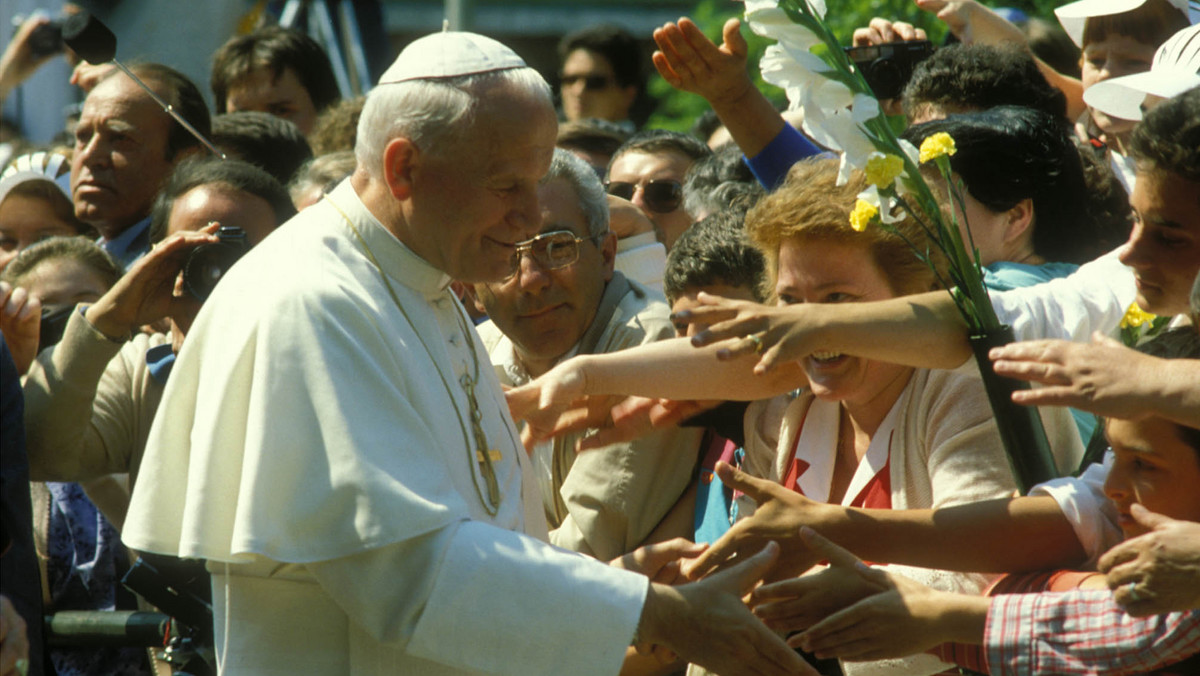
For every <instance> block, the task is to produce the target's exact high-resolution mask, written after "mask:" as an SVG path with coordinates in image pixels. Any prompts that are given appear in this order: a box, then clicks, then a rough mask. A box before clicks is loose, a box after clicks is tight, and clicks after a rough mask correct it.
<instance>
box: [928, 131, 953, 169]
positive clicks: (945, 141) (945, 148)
mask: <svg viewBox="0 0 1200 676" xmlns="http://www.w3.org/2000/svg"><path fill="white" fill-rule="evenodd" d="M956 152H958V148H955V147H954V138H953V137H951V136H950V135H949V134H947V133H946V132H944V131H939V132H938V133H936V134H934V135H933V136H930V137H929V138H927V139H925V140H924V141H922V142H921V163H922V164H923V163H925V162H928V161H929V160H935V159H937V158H939V157H942V156H943V155H953V154H954V153H956Z"/></svg>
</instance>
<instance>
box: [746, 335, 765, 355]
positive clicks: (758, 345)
mask: <svg viewBox="0 0 1200 676" xmlns="http://www.w3.org/2000/svg"><path fill="white" fill-rule="evenodd" d="M746 338H747V340H749V341H750V342H752V343H754V354H762V351H763V339H762V334H761V333H752V334H750V335H748V336H746Z"/></svg>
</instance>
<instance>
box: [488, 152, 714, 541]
mask: <svg viewBox="0 0 1200 676" xmlns="http://www.w3.org/2000/svg"><path fill="white" fill-rule="evenodd" d="M538 201H539V202H540V204H541V207H542V228H541V232H540V233H539V234H538V235H537V236H536V237H534V238H532V239H530V240H527V241H525V242H521V243H518V244H517V246H516V252H515V254H514V256H515V258H514V261H513V264H514V268H513V273H512V275H511V276H510V277H508V278H507V279H505V280H503V281H501V282H491V283H485V284H477V285H476V287H475V292H476V297H477V298H478V303H479V305H480V306H481V309H483V310H486V311H487V313H488V315H489V316H490V317H491V321H490V322H488V323H486V324H483V325H481V326H480V327H479V332H480V335H481V336H482V337H483V342H484V346H485V349H487V351H488V354H489V355H490V356H491V359H492V363H493V364H494V365H495V367H496V371H497V374H498V375H499V377H500V381H501V382H502V383H504V384H505V385H510V386H516V385H522V384H524V383H526V382H528V381H530V380H532V379H533V378H536V377H538V376H540V375H542V374H543V373H545V372H546V371H548V370H550V368H551V367H553V366H554V365H555V364H557V363H558V362H559V361H561V360H562V359H565V358H569V357H572V356H575V355H578V354H599V353H604V352H613V351H616V350H621V349H625V348H627V347H632V346H635V345H640V344H643V343H648V342H653V341H656V340H661V339H664V338H670V337H673V336H674V328H673V326H672V325H671V322H670V319H669V314H670V308H668V307H667V305H666V303H665V302H664V301H663V298H662V296H661V295H659V294H657V293H653V292H651V291H649V290H647V289H646V287H644V286H642V285H640V284H638V283H637V282H634V281H631V280H629V279H627V278H626V277H625V276H624V275H622V274H621V273H619V272H615V271H614V270H613V259H614V257H615V256H616V248H617V239H616V236H615V235H613V234H612V232H611V231H609V229H608V206H607V202H606V199H605V195H604V190H603V188H602V187H601V185H600V181H599V179H598V178H597V177H596V174H595V172H593V171H592V170H591V168H590V167H589V166H588V165H587V163H585V162H584V161H583V160H581V159H579V158H578V157H576V156H574V155H573V154H571V153H570V152H568V151H565V150H557V151H555V155H554V159H553V160H552V162H551V164H550V171H549V173H547V174H546V177H545V178H544V179H543V180H542V183H541V185H539V186H538ZM699 437H700V431H699V430H698V429H695V430H694V429H680V428H674V427H672V428H668V429H664V430H659V431H657V432H655V433H654V434H651V435H649V436H646V437H643V438H641V439H638V440H636V441H634V442H629V443H619V444H612V445H610V446H606V447H604V448H601V449H597V450H592V451H588V452H587V453H583V454H579V455H577V454H576V451H575V443H576V441H577V440H578V439H579V438H580V435H568V436H566V437H564V438H560V439H557V440H554V441H546V442H542V443H539V444H537V446H536V447H535V448H534V451H533V465H534V471H535V473H536V475H537V477H538V481H539V484H540V486H541V489H542V502H543V505H544V507H545V510H546V517H547V520H548V522H549V524H550V528H551V533H550V541H551V542H552V543H554V544H557V545H559V546H561V547H565V548H567V549H571V550H574V551H578V552H582V553H584V554H589V555H591V556H595V557H597V558H599V559H601V560H608V559H612V558H614V557H617V556H621V555H623V554H625V553H627V552H630V551H632V550H633V549H635V548H637V547H638V546H639V545H641V544H642V543H643V542H644V541H646V540H647V538H648V537H649V536H651V534H652V533H653V534H654V541H658V540H662V539H667V538H670V537H675V536H685V535H688V534H689V533H688V531H687V527H688V526H690V521H689V520H688V519H684V520H682V521H681V522H680V523H678V524H675V526H667V525H664V526H663V528H662V529H659V530H657V532H656V528H657V527H658V526H659V524H660V522H661V521H662V520H663V517H664V516H665V515H666V514H667V512H669V511H670V510H671V507H672V506H674V504H675V503H676V501H677V500H678V499H679V497H680V495H681V494H682V493H683V492H684V490H685V488H686V487H687V486H688V483H689V480H690V478H691V473H692V466H693V465H694V464H695V460H696V458H695V455H696V454H695V449H696V447H697V444H698V443H699Z"/></svg>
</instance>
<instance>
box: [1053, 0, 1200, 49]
mask: <svg viewBox="0 0 1200 676" xmlns="http://www.w3.org/2000/svg"><path fill="white" fill-rule="evenodd" d="M1167 2H1169V3H1171V4H1172V5H1174V6H1175V7H1177V8H1178V9H1179V11H1181V12H1183V13H1184V14H1185V15H1187V17H1188V20H1189V21H1190V22H1191V23H1193V24H1194V23H1198V22H1200V2H1197V0H1167ZM1144 4H1146V0H1078V1H1077V2H1072V3H1070V4H1068V5H1063V6H1062V7H1059V8H1058V9H1055V10H1054V13H1055V15H1057V16H1058V21H1059V23H1061V24H1062V27H1063V30H1065V31H1066V32H1067V35H1069V36H1070V37H1071V39H1072V40H1074V41H1075V44H1077V45H1079V46H1080V47H1082V46H1083V25H1084V23H1086V22H1087V20H1088V19H1089V18H1090V17H1093V16H1108V15H1109V14H1123V13H1125V12H1131V11H1133V10H1135V9H1137V8H1138V7H1141V6H1142V5H1144Z"/></svg>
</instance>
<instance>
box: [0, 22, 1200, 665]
mask: <svg viewBox="0 0 1200 676" xmlns="http://www.w3.org/2000/svg"><path fill="white" fill-rule="evenodd" d="M757 4H758V5H763V4H764V3H757ZM916 4H917V7H919V8H920V10H923V11H927V12H931V13H934V14H936V16H937V18H938V19H939V20H941V21H943V22H945V24H946V26H947V28H948V31H949V33H950V34H951V35H952V36H953V38H954V40H953V42H954V43H955V44H947V45H944V46H941V47H939V48H938V49H936V51H933V52H932V55H930V56H928V58H925V59H924V60H921V61H920V62H919V63H917V64H916V65H915V66H914V67H913V69H912V74H911V78H909V79H908V80H907V83H906V84H905V85H904V86H903V90H902V92H901V93H900V94H899V95H894V96H893V95H889V96H888V98H886V99H883V100H881V101H880V105H881V107H882V108H883V109H884V110H887V111H891V112H894V113H896V114H897V115H898V116H903V118H904V123H903V125H904V127H905V129H904V131H903V132H902V133H901V134H900V136H901V138H903V139H904V141H905V142H908V143H911V144H912V145H913V146H914V147H915V146H920V145H922V144H923V142H925V141H926V140H928V139H931V138H941V137H944V136H946V135H948V136H949V137H951V138H953V140H954V143H955V152H954V153H953V154H952V155H950V156H949V158H948V161H949V167H950V170H951V172H952V174H951V175H952V179H951V182H952V183H953V184H955V185H957V189H958V191H959V193H958V196H959V198H958V199H955V198H954V197H953V196H952V195H953V194H954V191H953V190H951V189H950V187H951V186H948V185H946V182H945V181H944V180H943V178H942V176H941V174H939V173H938V172H937V171H936V170H933V169H932V168H931V165H926V166H923V167H922V173H923V176H924V180H926V181H927V182H928V183H929V184H930V185H931V186H934V187H935V188H936V190H935V191H934V192H935V193H937V194H938V195H940V196H941V198H942V199H943V203H942V204H941V208H942V209H943V211H944V212H945V213H946V214H953V215H954V216H955V219H954V220H955V221H956V222H958V223H961V224H962V227H963V228H964V229H967V230H969V234H968V233H965V232H964V235H963V237H962V239H965V240H967V241H969V242H970V243H971V248H973V249H974V253H975V256H976V259H977V261H978V265H979V269H980V274H981V275H982V279H983V284H984V285H985V286H986V287H987V289H988V290H989V292H990V302H991V304H992V305H993V308H994V311H995V314H996V315H997V316H998V317H999V319H1000V321H1001V322H1002V323H1004V324H1007V325H1009V326H1010V327H1011V328H1012V329H1013V333H1014V335H1015V337H1016V341H1015V342H1012V343H1009V344H1007V345H1003V346H1001V347H997V348H994V349H992V350H991V352H990V353H988V354H986V355H979V356H978V358H976V355H975V354H974V353H973V350H972V343H971V340H970V338H971V337H970V336H969V335H968V333H969V330H968V327H967V324H966V322H965V321H964V318H963V316H962V315H961V314H960V313H959V311H958V308H957V306H956V304H955V294H956V293H957V290H956V289H952V288H947V284H946V281H945V280H946V279H947V277H946V275H945V274H944V271H945V269H946V266H947V265H948V262H947V260H945V258H944V256H943V255H942V253H941V251H942V250H943V249H942V248H941V247H940V245H939V243H938V242H936V241H934V239H933V238H934V237H935V236H936V235H935V233H933V232H932V231H931V230H930V229H929V228H927V227H925V226H924V225H923V224H922V223H921V222H918V220H917V217H916V216H914V215H913V214H911V213H908V214H905V213H900V212H898V211H897V212H896V213H891V214H887V217H888V218H887V221H888V227H886V228H884V227H867V228H865V229H864V228H861V227H855V226H853V225H852V223H851V214H852V212H853V211H854V210H855V208H856V201H857V200H858V198H859V196H860V195H861V194H863V193H864V191H866V190H867V189H868V186H869V185H871V184H872V183H873V182H874V181H873V179H871V178H870V177H869V176H868V175H866V174H865V173H864V172H862V171H859V170H853V171H848V170H847V167H846V163H845V162H841V161H839V157H838V153H837V151H836V149H831V148H829V147H825V146H822V145H821V144H820V143H819V140H820V139H821V138H823V137H822V136H821V134H819V133H815V132H816V131H817V130H815V129H814V124H813V123H812V121H811V120H810V121H809V122H806V121H805V120H804V119H803V116H802V115H801V114H800V111H799V109H798V107H797V109H793V110H783V111H781V110H780V109H779V107H778V106H777V105H776V104H775V103H774V102H773V101H772V100H771V98H769V97H768V95H767V94H765V93H764V92H763V91H762V90H760V89H759V88H758V87H756V86H755V84H754V80H753V79H752V77H751V75H750V72H749V70H748V69H749V68H751V67H754V66H755V65H756V64H750V63H748V62H747V61H748V57H747V53H748V47H747V43H746V40H745V38H744V36H743V31H744V30H745V27H743V26H742V25H741V23H740V22H739V21H738V20H737V19H731V20H729V21H728V22H727V23H725V25H724V26H723V28H722V34H721V37H720V41H719V42H717V41H713V40H711V39H710V38H708V37H707V36H705V34H704V33H703V32H702V31H701V30H700V28H699V27H698V26H697V25H696V24H695V23H694V22H692V21H691V20H689V19H680V20H679V21H678V22H672V23H669V24H666V25H665V26H662V27H661V28H659V29H657V30H655V31H653V34H652V36H650V35H647V36H635V35H631V34H630V33H629V32H628V31H626V30H624V29H621V28H617V27H614V26H593V27H587V28H583V29H581V30H579V31H577V32H574V33H572V34H569V35H567V36H565V37H564V38H563V39H562V40H561V42H560V44H559V50H558V60H559V70H558V72H555V73H546V74H543V73H539V72H537V71H536V70H534V69H533V68H530V67H529V66H528V65H526V62H525V61H524V59H522V58H521V57H520V56H519V55H518V54H517V53H516V52H514V51H513V50H512V49H510V48H509V47H507V46H505V45H504V44H502V43H501V42H498V41H496V40H494V39H492V38H489V37H485V36H484V35H480V34H477V33H469V32H449V31H444V32H441V33H435V34H432V35H428V36H425V37H422V38H419V39H417V40H415V41H413V42H411V43H410V44H408V45H407V46H406V47H405V48H404V49H403V51H401V53H400V54H399V55H398V56H397V57H396V59H395V61H394V62H393V63H392V64H391V66H390V67H389V68H388V69H387V70H386V71H385V72H384V73H383V74H382V75H381V76H380V78H379V79H378V82H377V84H376V85H375V86H374V87H373V88H372V89H371V90H370V92H369V93H368V94H367V95H366V96H363V97H359V98H355V99H345V100H343V99H341V98H340V94H339V89H338V85H337V82H336V80H335V76H334V70H333V67H332V66H331V63H330V60H329V58H328V56H327V55H326V54H325V52H324V51H323V50H322V48H321V46H320V45H319V44H318V43H317V42H315V41H314V40H313V39H312V38H310V37H309V36H307V35H306V34H304V33H302V32H297V31H294V30H291V29H286V28H281V27H279V26H263V27H259V28H257V29H254V30H253V31H251V32H248V33H246V34H243V35H238V36H236V37H233V38H231V39H230V40H229V41H228V42H227V43H226V44H225V45H223V46H222V47H221V48H220V49H219V50H217V52H216V53H215V54H213V55H212V75H211V81H210V85H211V89H212V97H211V100H212V101H213V102H214V103H215V110H212V111H210V109H209V108H208V105H207V104H206V102H205V96H204V95H203V94H202V93H201V89H200V88H199V87H198V86H197V84H196V83H193V82H192V81H191V80H189V79H188V78H187V77H185V76H184V75H182V74H181V73H179V72H178V71H176V70H175V69H173V68H172V67H170V66H169V65H165V64H160V63H154V62H150V61H145V62H138V63H135V64H133V65H132V66H131V72H132V74H133V75H134V76H136V77H137V78H139V79H140V80H141V81H142V83H144V85H145V86H146V87H148V88H149V89H151V90H153V91H154V92H155V94H156V96H158V97H160V98H161V99H162V100H163V101H165V102H166V103H167V104H168V105H169V106H170V108H171V110H172V111H173V112H174V113H175V114H178V115H179V116H180V117H182V119H184V120H186V121H187V123H188V125H189V126H190V127H191V129H188V128H186V127H185V126H184V125H181V124H179V123H178V122H176V121H175V120H174V119H172V117H171V116H169V115H168V114H167V112H165V111H164V109H163V108H162V107H161V106H160V104H159V103H158V102H156V101H155V100H154V98H152V97H151V96H150V95H149V94H148V93H147V92H146V91H145V90H144V89H143V84H142V83H139V82H135V81H134V80H133V79H132V78H131V77H130V76H129V75H128V74H127V73H125V72H123V71H122V70H119V69H116V68H114V67H113V66H112V65H111V64H93V63H88V62H86V61H81V60H79V59H78V58H77V57H75V56H74V55H73V54H70V53H69V52H68V58H69V59H71V60H72V61H73V62H74V63H76V64H77V66H76V68H75V73H74V74H73V75H72V79H71V82H72V83H73V84H74V85H77V86H78V87H79V88H80V90H81V92H82V101H83V102H82V107H81V110H80V112H79V115H78V119H74V120H71V121H69V122H68V127H67V128H68V134H67V136H66V137H65V138H64V139H63V141H64V142H63V143H60V144H51V145H48V146H44V147H28V146H26V147H21V146H19V145H16V144H10V145H9V146H7V147H6V148H5V153H6V154H5V156H4V157H3V158H2V159H0V162H2V163H3V167H2V168H0V330H2V335H3V340H2V342H0V347H2V352H3V355H2V356H0V366H2V367H3V381H2V383H0V384H2V386H3V430H2V433H0V436H2V438H3V475H2V477H3V489H2V490H3V492H2V498H3V527H4V531H3V542H2V543H0V546H2V556H0V563H2V564H3V573H2V575H0V622H2V625H0V641H2V644H0V676H8V674H21V675H22V676H26V675H27V674H38V675H39V676H40V675H41V674H62V675H64V676H66V675H80V676H84V675H89V674H105V675H107V674H151V673H164V672H169V671H170V670H172V669H175V670H182V671H187V672H188V673H197V671H196V670H197V669H199V670H201V671H207V672H208V673H218V674H228V675H231V676H232V675H235V674H253V675H259V674H274V673H279V674H285V673H286V674H294V673H302V674H356V675H358V674H363V675H365V674H384V673H389V674H390V673H405V674H407V673H421V674H425V673H428V674H458V673H497V674H518V673H520V674H542V673H570V674H591V673H596V674H612V673H618V672H619V673H623V674H630V675H650V674H674V673H684V672H685V671H686V672H687V673H706V672H713V673H720V674H826V675H828V674H838V675H841V674H846V675H852V674H873V675H874V674H881V675H882V674H886V675H889V676H890V675H896V676H899V675H924V674H940V673H958V672H957V671H956V670H959V669H961V670H964V671H963V673H992V674H1058V673H1080V674H1148V673H1155V674H1184V673H1196V671H1197V670H1200V197H1198V196H1200V24H1197V23H1196V22H1197V20H1198V19H1200V10H1198V9H1197V8H1196V7H1195V6H1194V3H1189V2H1187V1H1186V0H1122V1H1120V2H1118V1H1117V0H1079V1H1077V2H1073V3H1070V4H1065V5H1064V6H1062V7H1060V8H1059V9H1058V10H1056V15H1057V17H1056V20H1057V21H1058V22H1060V24H1061V27H1057V26H1055V25H1053V24H1052V23H1051V22H1049V21H1045V20H1039V21H1030V20H1028V17H1023V18H1022V17H1017V16H1016V15H1014V14H1013V13H1012V12H998V11H996V10H993V9H991V8H989V7H986V6H984V5H982V4H980V3H979V2H976V0H944V1H943V0H917V3H916ZM759 9H760V10H761V8H759ZM830 11H836V8H834V7H830ZM1046 18H1048V17H1046ZM1046 18H1043V19H1046ZM1012 19H1021V20H1020V21H1019V22H1018V23H1020V24H1021V25H1017V23H1014V22H1013V21H1012ZM47 21H48V19H46V18H44V17H34V18H31V19H29V20H28V21H26V22H25V23H24V24H23V25H22V26H21V27H20V28H18V29H17V31H16V33H15V34H14V36H13V38H12V40H11V41H10V43H9V45H8V47H7V49H6V50H5V52H4V54H3V56H2V57H0V96H3V95H5V94H7V93H8V92H9V91H12V90H13V89H14V88H15V87H19V86H21V84H20V83H21V82H22V81H23V80H24V79H25V78H27V77H28V76H29V74H30V73H32V72H33V71H34V70H35V69H36V68H37V67H38V66H39V65H40V64H41V63H43V62H45V60H46V59H47V58H50V57H48V56H46V55H44V54H41V53H39V52H37V51H35V50H34V48H33V42H34V36H35V35H36V34H37V33H38V30H39V28H41V27H43V26H44V24H45V23H46V22H47ZM1055 30H1058V31H1059V32H1060V35H1059V39H1058V40H1054V39H1053V38H1046V37H1045V35H1046V34H1047V31H1049V32H1050V33H1051V34H1052V33H1053V32H1054V31H1055ZM647 38H652V40H653V42H654V44H655V45H656V47H657V51H655V52H654V53H653V55H652V56H647V55H644V54H643V52H642V51H641V43H642V42H644V40H645V39H647ZM925 38H926V35H925V33H924V31H922V30H920V29H918V28H915V27H914V26H912V25H910V24H908V23H905V22H903V21H898V20H893V19H889V18H885V17H881V18H876V19H875V20H873V21H872V22H871V23H870V25H869V26H866V27H863V28H861V29H859V30H857V31H855V32H854V34H853V36H852V38H851V42H852V43H853V44H854V45H857V46H871V45H880V44H885V43H894V42H908V41H920V40H925ZM1064 45H1066V47H1065V48H1066V50H1067V51H1068V52H1069V51H1070V50H1071V49H1076V50H1077V51H1076V53H1077V54H1078V58H1077V59H1075V58H1066V59H1065V60H1064V59H1062V58H1058V57H1057V56H1056V54H1057V53H1058V51H1061V50H1062V49H1063V46H1064ZM651 64H652V68H653V70H655V71H657V74H658V75H659V76H661V77H662V78H663V79H665V80H666V81H667V82H668V83H669V84H670V85H671V86H672V87H674V88H676V89H678V90H681V91H683V92H687V93H690V94H692V95H696V96H699V97H701V98H702V99H703V100H704V101H705V102H706V103H707V105H708V112H706V113H705V114H704V115H703V116H701V117H700V118H699V119H697V120H694V121H686V122H687V123H689V124H692V129H693V131H692V133H682V132H676V131H668V130H664V129H655V128H648V127H647V126H646V122H647V119H648V118H649V112H650V111H651V109H652V107H653V101H652V100H651V99H650V97H649V96H648V94H647V88H646V84H647V77H648V72H649V71H650V70H651ZM1073 64H1074V65H1077V66H1078V68H1079V70H1078V72H1068V71H1069V70H1070V69H1071V67H1072V65H1073ZM551 82H553V83H554V85H555V87H552V86H551V84H550V83H551ZM856 105H859V104H856ZM210 142H211V144H212V146H213V148H215V150H214V149H210V148H209V144H210ZM14 149H15V150H14ZM981 369H984V370H994V372H995V373H996V374H998V375H1000V376H1003V377H1008V378H1013V379H1016V380H1021V381H1029V382H1031V383H1032V384H1033V387H1032V388H1030V389H1023V390H1018V391H1017V392H1016V393H1015V394H1014V395H1013V398H1014V401H1017V402H1018V403H1020V404H1023V405H1026V406H1032V407H1037V409H1038V412H1039V414H1040V418H1041V421H1042V423H1043V426H1044V431H1045V437H1046V439H1047V442H1048V445H1049V450H1050V454H1051V456H1052V458H1051V462H1052V464H1053V472H1054V473H1055V474H1056V476H1057V477H1058V478H1052V479H1050V480H1049V481H1046V482H1044V483H1039V484H1037V485H1035V486H1032V487H1030V488H1029V490H1028V491H1027V492H1025V494H1021V490H1020V488H1022V486H1021V484H1020V482H1019V480H1018V478H1017V477H1015V476H1014V471H1013V469H1012V467H1011V465H1010V458H1009V454H1010V453H1012V452H1013V451H1012V449H1006V447H1005V443H1004V441H1003V438H1002V435H1001V432H1000V429H999V427H998V422H997V419H996V417H997V414H996V413H994V412H993V407H992V404H991V403H990V402H989V398H988V392H987V390H986V389H985V385H984V380H983V378H982V376H981ZM865 562H868V563H865ZM151 566H152V567H155V568H154V569H155V570H159V569H161V570H162V571H165V572H168V573H170V574H172V575H175V574H178V575H180V576H182V575H184V574H186V575H188V576H190V580H189V584H192V588H193V589H197V588H198V589H199V592H198V593H199V597H200V602H199V604H198V606H199V608H201V611H202V612H201V613H200V614H199V619H197V616H195V615H193V614H191V613H187V614H182V613H180V614H177V613H175V612H174V611H175V608H174V607H172V606H168V605H164V601H163V600H162V599H163V596H161V595H160V596H154V595H153V594H150V593H148V592H146V591H144V587H140V586H139V585H138V584H134V583H132V582H129V579H130V576H129V575H128V574H129V573H130V571H131V570H132V571H134V572H135V573H136V572H137V571H139V570H142V571H144V570H145V567H151ZM123 577H124V578H125V579H126V583H127V584H129V588H127V587H126V586H125V585H123V584H122V578H123ZM134 591H136V592H137V593H136V594H135V593H133V592H134ZM184 596H186V594H185V595H184ZM68 611H97V613H98V615H97V617H98V616H99V614H104V613H108V614H112V615H115V614H116V613H117V612H118V611H143V612H158V611H162V612H165V613H167V614H175V615H176V616H175V618H174V620H173V623H174V627H173V628H172V629H170V630H169V631H167V633H166V635H165V636H163V635H159V636H158V638H160V639H162V638H166V639H168V640H169V639H174V641H173V642H172V643H171V647H170V649H168V650H163V649H162V648H163V646H161V645H158V646H155V645H151V643H150V642H146V641H142V642H140V643H139V642H137V641H132V640H130V641H123V640H107V641H105V640H101V641H98V642H97V641H96V640H95V639H94V637H93V638H91V639H80V638H78V637H74V638H73V637H72V636H69V635H64V634H62V633H56V627H57V626H58V625H56V624H55V623H54V622H53V621H50V620H45V621H44V619H43V618H51V617H54V616H55V615H56V614H58V613H63V614H65V613H67V612H68ZM110 616H111V615H110ZM122 617H125V616H124V615H122ZM181 625H182V626H181ZM181 637H186V638H187V639H188V641H187V642H180V641H179V639H180V638H181ZM185 653H186V655H185ZM185 656H186V657H187V659H188V660H189V661H187V662H186V663H185V661H184V657H185Z"/></svg>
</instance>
